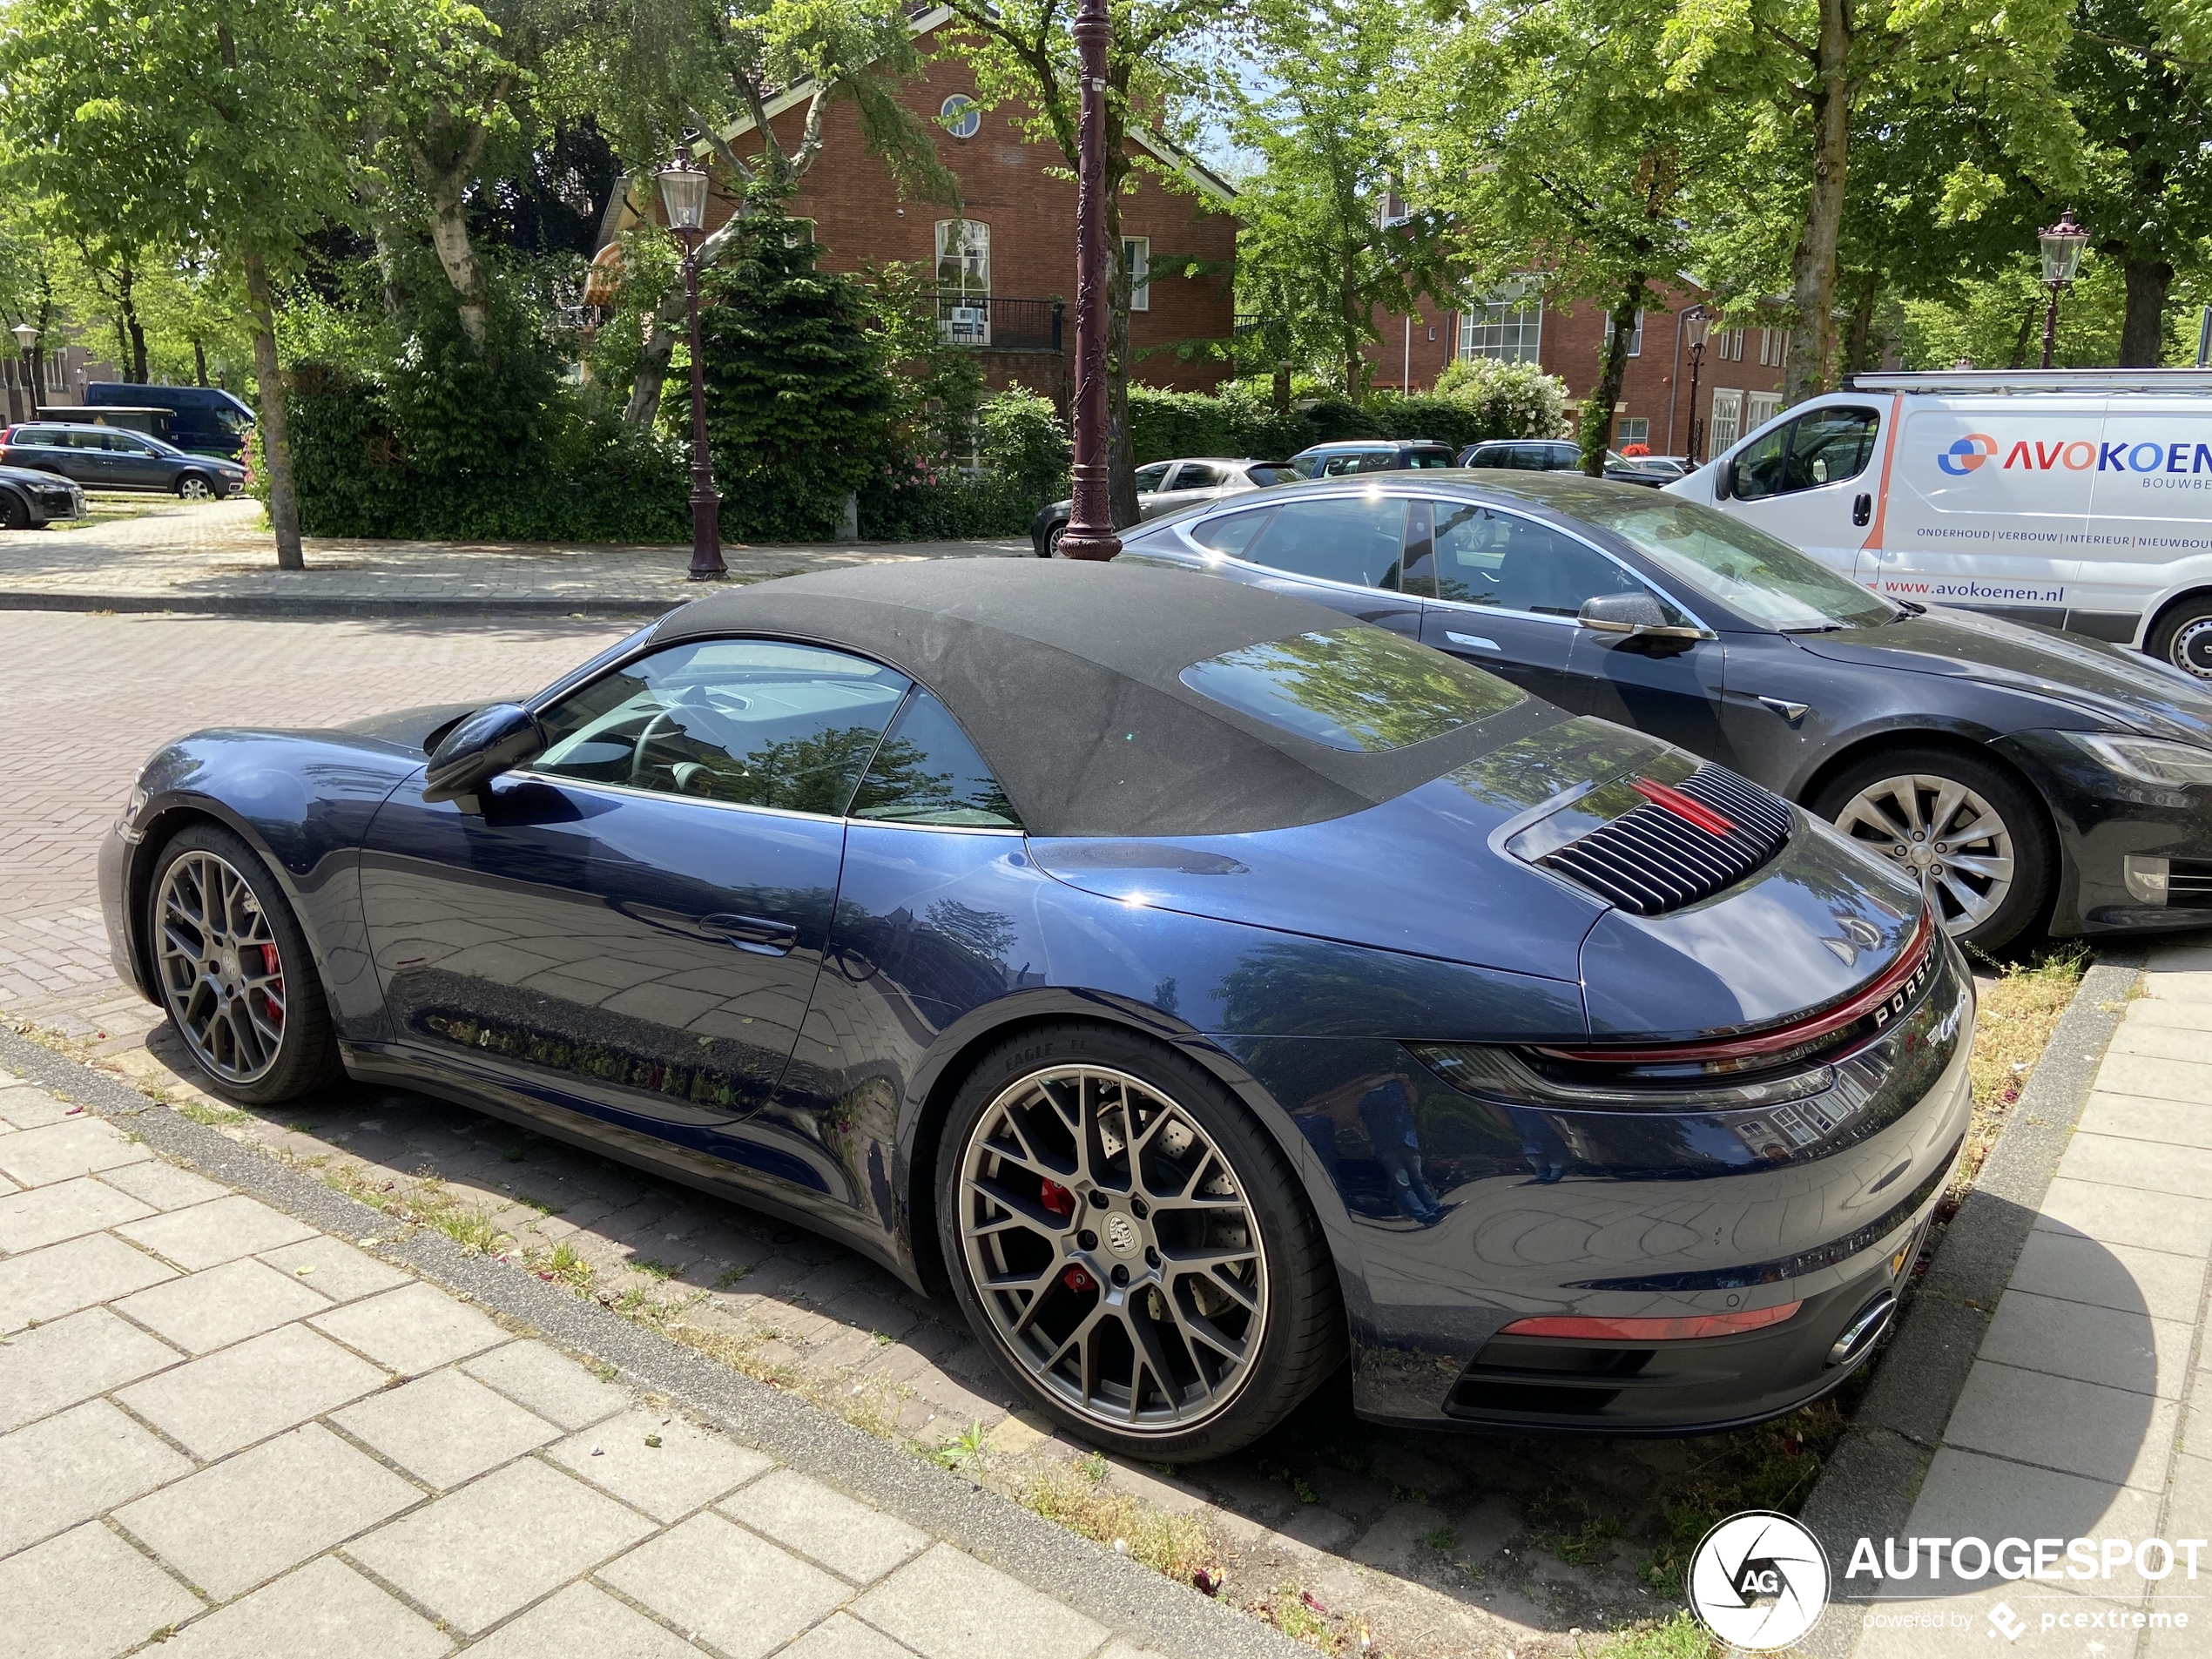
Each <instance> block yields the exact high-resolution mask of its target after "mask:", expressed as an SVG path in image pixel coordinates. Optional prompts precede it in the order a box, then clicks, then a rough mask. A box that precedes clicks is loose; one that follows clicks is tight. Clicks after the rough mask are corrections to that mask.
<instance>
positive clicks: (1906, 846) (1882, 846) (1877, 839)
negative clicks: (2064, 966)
mask: <svg viewBox="0 0 2212 1659" xmlns="http://www.w3.org/2000/svg"><path fill="white" fill-rule="evenodd" d="M1836 827H1837V828H1838V829H1840V830H1841V831H1843V832H1844V834H1846V835H1848V836H1850V837H1851V839H1852V840H1856V841H1858V842H1859V843H1860V844H1861V845H1862V846H1866V847H1867V848H1869V849H1870V850H1871V851H1874V852H1878V853H1881V854H1882V855H1883V856H1884V857H1885V858H1887V859H1889V860H1891V861H1892V862H1893V863H1895V864H1896V865H1898V867H1900V868H1904V869H1908V870H1911V871H1912V873H1913V874H1914V875H1916V876H1917V877H1919V881H1920V885H1921V887H1923V888H1924V889H1925V891H1926V893H1927V894H1928V895H1929V897H1930V898H1931V899H1932V900H1934V902H1935V905H1936V908H1937V912H1938V914H1939V915H1940V916H1941V917H1942V918H1943V925H1944V927H1946V928H1947V929H1948V930H1949V931H1950V932H1952V933H1953V934H1966V933H1970V932H1972V931H1973V929H1974V928H1976V927H1979V926H1981V924H1982V923H1984V922H1986V921H1988V920H1989V919H1990V918H1991V917H1992V916H1993V915H1995V914H1997V912H1998V910H1999V909H2000V907H2002V906H2003V904H2004V902H2005V900H2006V897H2007V896H2008V895H2009V894H2011V892H2012V888H2013V856H2014V855H2013V832H2012V830H2011V828H2010V827H2009V826H2007V825H2006V822H2005V819H2004V818H2003V817H2002V816H2001V815H2000V813H1998V811H1997V809H1996V808H1995V807H1994V806H1992V805H1991V804H1990V803H1989V801H1988V800H1986V799H1984V797H1983V796H1982V795H1981V794H1980V792H1978V791H1976V790H1974V789H1972V788H1969V787H1968V786H1966V785H1965V784H1963V783H1960V782H1959V781H1958V780H1957V779H1952V778H1943V777H1936V776H1932V775H1930V774H1928V773H1925V772H1906V773H1903V774H1901V775H1899V776H1897V777H1894V778H1883V779H1877V780H1876V781H1874V782H1872V783H1870V784H1868V785H1866V786H1865V787H1864V788H1862V789H1860V790H1859V792H1858V793H1857V794H1856V795H1853V796H1852V797H1851V799H1850V800H1849V801H1847V802H1845V803H1844V808H1843V810H1842V812H1840V813H1838V814H1837V817H1836Z"/></svg>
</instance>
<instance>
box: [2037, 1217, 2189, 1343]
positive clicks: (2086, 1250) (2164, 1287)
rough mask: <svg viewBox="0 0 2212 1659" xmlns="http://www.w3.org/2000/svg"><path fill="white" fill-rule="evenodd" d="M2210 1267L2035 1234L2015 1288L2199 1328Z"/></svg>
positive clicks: (2163, 1254) (2162, 1254)
mask: <svg viewBox="0 0 2212 1659" xmlns="http://www.w3.org/2000/svg"><path fill="white" fill-rule="evenodd" d="M2204 1269H2205V1264H2204V1263H2203V1262H2202V1261H2201V1260H2198V1259H2196V1258H2194V1257H2188V1256H2175V1255H2170V1254H2168V1252H2167V1251H2158V1250H2138V1249H2136V1248H2135V1247H2134V1245H2132V1244H2099V1243H2098V1242H2097V1241H2096V1240H2095V1239H2094V1238H2081V1237H2080V1236H2079V1235H2077V1234H2070V1233H2055V1232H2031V1233H2029V1234H2028V1236H2027V1244H2025V1245H2024V1246H2023V1247H2022V1248H2021V1250H2020V1260H2019V1261H2018V1262H2017V1263H2015V1264H2013V1278H2012V1288H2013V1289H2014V1290H2020V1291H2032V1292H2033V1293H2034V1294H2035V1295H2038V1296H2053V1297H2056V1298H2059V1299H2060V1301H2065V1302H2087V1303H2089V1304H2091V1305H2094V1306H2097V1307H2108V1308H2119V1309H2121V1310H2123V1311H2126V1312H2140V1313H2146V1314H2148V1315H2149V1316H2150V1317H2151V1318H2155V1319H2180V1320H2184V1321H2187V1322H2188V1323H2190V1324H2195V1320H2196V1313H2197V1306H2198V1303H2199V1300H2200V1298H2202V1294H2203V1291H2204Z"/></svg>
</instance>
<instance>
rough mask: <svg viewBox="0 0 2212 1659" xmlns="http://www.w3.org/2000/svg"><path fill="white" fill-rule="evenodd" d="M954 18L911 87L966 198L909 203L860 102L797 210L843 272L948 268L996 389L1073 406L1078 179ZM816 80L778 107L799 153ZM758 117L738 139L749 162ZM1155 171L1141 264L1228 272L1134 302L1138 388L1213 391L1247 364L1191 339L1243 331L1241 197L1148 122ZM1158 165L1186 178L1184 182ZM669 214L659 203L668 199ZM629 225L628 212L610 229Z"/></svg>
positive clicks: (932, 33) (1146, 142)
mask: <svg viewBox="0 0 2212 1659" xmlns="http://www.w3.org/2000/svg"><path fill="white" fill-rule="evenodd" d="M951 23H952V13H951V12H950V11H949V10H945V9H943V8H941V7H940V8H938V9H936V10H930V11H927V12H924V13H922V14H921V15H919V16H917V17H915V18H914V21H913V22H912V24H910V25H909V27H911V28H912V30H914V35H915V37H916V38H917V41H918V43H919V44H920V45H921V48H922V50H923V51H924V52H925V53H926V54H927V63H926V64H925V66H924V68H923V70H922V72H921V74H920V75H918V76H916V77H915V78H914V79H912V80H910V81H908V82H907V83H906V84H905V85H904V87H903V88H902V89H901V91H900V96H901V98H902V99H903V100H904V102H905V103H906V105H907V107H908V108H909V109H911V110H913V111H914V112H915V113H916V114H917V115H919V116H921V117H922V118H924V120H926V121H927V122H928V123H929V124H930V125H931V127H932V128H933V129H934V130H933V132H932V137H933V139H934V143H935V145H936V150H937V155H938V158H939V159H940V160H941V162H942V163H943V164H944V165H945V168H946V170H947V171H948V172H950V173H951V174H952V175H953V176H954V178H955V179H958V180H959V181H960V197H961V200H960V207H959V210H958V212H957V213H955V211H954V208H953V207H952V206H951V205H950V204H948V203H945V202H938V201H929V200H924V199H906V198H902V197H901V196H900V193H899V191H898V188H897V187H896V185H894V183H893V182H892V179H891V177H890V175H889V173H888V172H887V171H886V170H885V169H884V166H883V165H882V164H881V163H880V161H878V160H877V159H876V158H874V157H873V156H872V155H870V154H869V153H868V152H867V147H866V146H865V145H864V144H863V143H862V141H861V137H860V118H859V115H858V112H857V111H855V110H854V108H853V105H852V104H851V103H850V102H849V101H846V100H839V101H837V102H835V103H833V104H832V105H830V106H829V108H828V110H827V111H826V113H825V118H824V122H823V130H824V138H823V145H822V149H821V152H820V154H819V156H818V157H817V158H815V161H814V164H813V166H812V167H810V168H809V169H808V170H807V172H806V177H805V178H804V179H802V180H801V181H800V185H799V192H798V194H797V195H796V196H795V197H794V198H793V199H792V201H791V203H790V206H789V211H790V212H791V213H792V215H793V217H795V218H799V219H811V220H812V221H813V227H814V239H815V240H816V241H817V242H819V244H820V245H821V246H822V250H823V255H822V262H823V264H824V266H826V268H828V269H831V270H836V271H855V272H856V271H859V270H860V269H861V268H862V267H864V266H869V265H881V264H887V263H888V262H890V261H893V260H899V261H903V262H905V263H907V264H910V265H914V266H918V267H920V268H921V270H923V271H925V272H927V271H929V270H931V269H932V268H934V270H935V271H936V273H937V277H936V290H937V295H938V319H939V327H940V328H941V330H942V331H943V332H944V334H946V335H947V337H948V338H950V339H954V340H956V341H961V342H963V343H966V344H968V345H972V346H974V347H975V349H976V350H977V351H978V352H979V353H981V355H982V358H983V365H984V371H985V374H986V377H987V379H988V381H989V383H990V385H991V386H992V387H993V388H1003V387H1005V386H1007V385H1008V384H1009V383H1010V382H1012V381H1022V383H1023V384H1024V385H1027V386H1029V387H1031V388H1034V389H1035V390H1038V391H1042V392H1046V393H1048V394H1049V395H1052V396H1053V397H1054V398H1055V400H1056V401H1060V402H1062V404H1063V405H1064V404H1065V402H1066V400H1067V396H1068V393H1069V382H1070V378H1071V375H1072V373H1073V365H1074V361H1075V350H1076V303H1075V302H1076V185H1075V181H1074V179H1071V178H1065V177H1060V176H1056V175H1057V174H1058V173H1062V172H1065V171H1066V165H1065V162H1064V159H1063V158H1062V156H1061V154H1060V152H1059V150H1058V149H1057V147H1056V146H1055V145H1051V144H1050V143H1049V142H1047V143H1032V142H1028V141H1027V140H1025V138H1023V136H1022V132H1021V129H1020V126H1019V125H1018V124H1017V119H1016V115H1017V111H1015V110H1014V109H1012V108H1010V107H1006V106H1001V107H1000V108H998V109H995V110H985V109H983V108H982V107H981V106H980V105H977V104H976V103H975V101H974V91H975V81H974V75H973V74H972V73H971V72H970V71H969V69H968V65H967V64H966V63H965V62H964V61H962V60H961V57H959V56H958V54H956V53H954V52H953V51H950V50H948V49H946V48H945V47H944V46H943V45H942V36H943V33H944V31H945V30H947V29H948V27H949V25H950V24H951ZM813 90H814V89H813V84H812V83H806V84H800V85H798V86H794V87H792V88H791V89H790V90H789V91H786V92H785V93H784V94H783V95H782V96H781V97H779V98H776V99H775V100H774V101H773V102H772V103H770V104H769V105H767V114H768V119H769V123H770V125H771V126H772V128H773V130H774V132H775V133H776V136H777V138H778V139H779V141H780V142H781V143H782V144H783V145H784V147H785V149H786V152H792V151H795V150H796V149H797V148H798V147H799V138H800V133H801V129H802V127H803V126H804V124H805V121H806V105H807V102H808V100H809V99H810V98H812V97H813ZM751 132H752V121H751V120H749V119H748V120H745V121H743V122H741V123H739V124H738V125H737V126H736V127H734V128H732V129H731V130H730V132H728V133H726V134H725V137H727V138H728V139H729V141H730V144H731V147H732V149H734V150H736V151H737V152H738V154H739V155H740V156H744V155H745V154H746V153H747V152H748V149H749V148H756V149H757V148H758V145H757V144H756V145H751V146H749V145H747V143H746V139H747V138H748V136H749V135H750V134H751ZM1130 144H1131V145H1132V146H1133V147H1134V148H1136V149H1137V150H1139V151H1141V152H1143V153H1142V156H1141V165H1139V166H1138V167H1137V168H1136V169H1135V170H1134V171H1133V172H1132V174H1131V177H1132V179H1133V180H1134V181H1135V185H1136V188H1135V189H1134V190H1132V191H1130V192H1125V193H1124V194H1123V197H1122V199H1121V209H1122V236H1123V243H1124V245H1125V249H1126V252H1125V255H1124V257H1126V258H1127V259H1129V260H1130V269H1131V272H1132V273H1133V274H1136V275H1140V276H1142V275H1144V274H1145V273H1146V271H1147V267H1148V266H1149V265H1150V264H1151V263H1152V262H1155V261H1164V260H1168V259H1170V258H1176V257H1181V258H1197V259H1201V260H1207V261H1210V262H1211V263H1212V265H1213V266H1214V267H1215V270H1216V272H1217V274H1212V275H1206V276H1184V275H1181V274H1179V273H1178V274H1175V275H1165V274H1163V275H1160V276H1157V277H1150V278H1149V280H1143V281H1140V282H1138V283H1137V285H1136V288H1135V290H1134V292H1133V293H1132V294H1131V299H1130V360H1131V361H1130V366H1129V377H1130V382H1131V383H1132V384H1136V385H1145V386H1157V387H1165V388H1173V389H1175V390H1178V391H1211V389H1212V388H1214V387H1216V386H1217V385H1219V384H1220V382H1221V381H1223V380H1224V379H1226V378H1227V377H1228V375H1229V374H1230V373H1231V367H1230V365H1229V364H1227V363H1226V362H1223V361H1215V360H1209V359H1206V358H1203V357H1190V358H1184V357H1182V356H1179V355H1178V354H1177V349H1176V348H1177V347H1178V346H1181V345H1184V344H1185V343H1186V342H1197V341H1228V340H1229V338H1230V337H1231V334H1232V332H1233V329H1234V326H1235V309H1236V307H1235V300H1234V297H1233V295H1232V293H1231V278H1230V275H1229V272H1230V267H1231V264H1232V263H1233V261H1234V260H1235V258H1236V251H1237V221H1236V220H1235V219H1234V218H1232V217H1231V212H1230V210H1231V207H1232V206H1233V205H1234V203H1235V200H1236V193H1235V192H1234V191H1232V190H1231V188H1230V186H1229V185H1227V184H1225V183H1224V182H1223V181H1222V180H1221V179H1218V178H1217V177H1216V176H1215V175H1214V174H1213V173H1211V172H1209V171H1207V169H1206V168H1205V167H1204V165H1202V164H1200V163H1199V162H1197V160H1195V159H1194V158H1191V157H1190V156H1189V155H1187V154H1185V153H1184V152H1182V151H1181V150H1179V149H1177V147H1176V146H1174V145H1171V144H1170V143H1168V142H1167V141H1166V140H1165V139H1163V138H1160V137H1158V136H1157V135H1156V134H1153V133H1151V132H1144V131H1141V130H1139V131H1134V132H1131V134H1130ZM1155 169H1157V170H1162V171H1165V172H1170V173H1172V174H1173V175H1175V177H1176V180H1177V183H1176V185H1175V186H1174V187H1170V186H1169V185H1167V184H1166V183H1165V182H1164V181H1163V179H1161V177H1160V176H1159V172H1157V171H1154V170H1155ZM733 206H734V203H733V201H732V197H731V195H730V193H729V192H727V190H726V189H725V183H724V180H723V179H722V178H721V176H720V172H719V169H716V178H715V181H714V185H713V188H712V191H711V194H710V197H709V201H708V207H707V224H708V227H709V228H710V229H711V228H712V227H713V226H717V225H718V224H720V223H721V222H722V221H723V220H725V219H727V218H728V216H729V214H730V213H731V212H732V209H733ZM654 211H655V212H656V213H658V203H656V204H655V206H654ZM620 228H623V226H622V224H621V223H620V221H619V220H617V221H615V222H614V223H612V224H610V226H609V231H610V234H611V233H613V232H614V231H617V230H619V229H620Z"/></svg>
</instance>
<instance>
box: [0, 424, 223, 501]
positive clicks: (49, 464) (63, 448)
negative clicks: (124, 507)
mask: <svg viewBox="0 0 2212 1659" xmlns="http://www.w3.org/2000/svg"><path fill="white" fill-rule="evenodd" d="M0 466H10V467H29V468H32V469H36V470H37V471H39V472H50V473H58V474H59V475H61V476H63V477H64V478H73V479H75V480H76V481H77V482H78V483H80V484H82V485H84V488H86V489H157V490H160V491H161V492H163V493H164V494H165V495H172V496H179V497H181V498H182V499H183V500H185V501H219V500H221V499H222V498H223V497H224V496H235V495H236V494H238V492H239V490H241V489H245V488H246V469H245V468H243V467H241V466H239V464H238V462H235V461H224V460H222V459H220V458H219V457H217V456H214V455H187V454H186V453H185V451H184V450H182V449H179V448H177V446H176V445H175V444H173V443H164V442H162V441H161V440H160V439H158V438H150V437H148V436H146V435H145V434H144V433H142V432H125V431H124V430H122V429H121V428H116V427H105V426H68V425H64V424H61V423H59V422H55V421H27V422H25V423H24V425H22V426H11V427H9V428H5V429H4V430H0Z"/></svg>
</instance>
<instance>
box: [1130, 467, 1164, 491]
mask: <svg viewBox="0 0 2212 1659" xmlns="http://www.w3.org/2000/svg"><path fill="white" fill-rule="evenodd" d="M1167 476H1168V463H1167V462H1164V461H1156V462H1153V463H1152V464H1151V465H1150V466H1149V467H1139V468H1138V469H1136V493H1137V494H1138V495H1140V496H1149V495H1150V494H1151V493H1152V492H1153V491H1154V490H1156V489H1158V488H1159V487H1160V486H1161V485H1162V484H1163V483H1165V482H1167Z"/></svg>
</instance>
